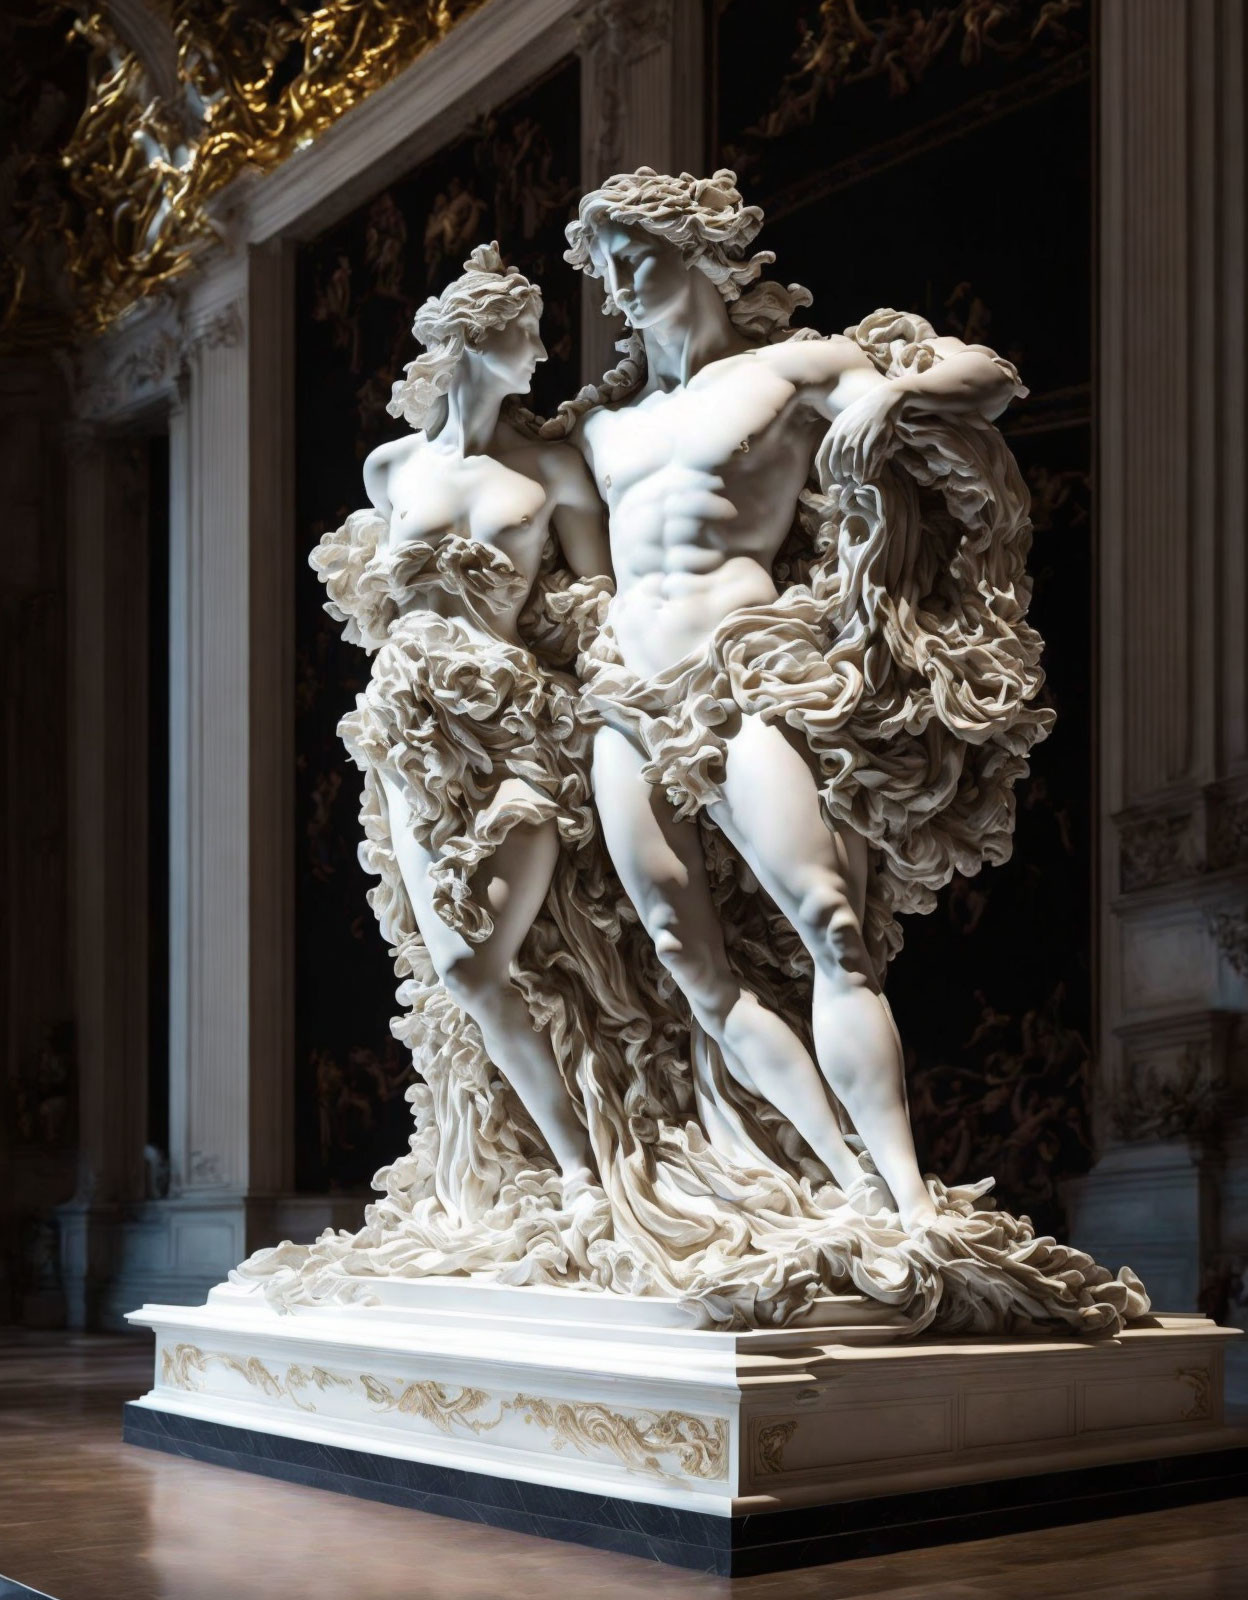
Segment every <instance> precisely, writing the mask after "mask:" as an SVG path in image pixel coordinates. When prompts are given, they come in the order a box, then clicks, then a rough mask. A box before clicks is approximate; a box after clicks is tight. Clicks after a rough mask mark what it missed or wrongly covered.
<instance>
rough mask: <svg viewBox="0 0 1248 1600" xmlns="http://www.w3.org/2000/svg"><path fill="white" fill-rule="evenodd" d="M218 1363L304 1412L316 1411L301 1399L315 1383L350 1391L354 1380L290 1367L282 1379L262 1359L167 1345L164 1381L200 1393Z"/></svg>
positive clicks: (322, 1387)
mask: <svg viewBox="0 0 1248 1600" xmlns="http://www.w3.org/2000/svg"><path fill="white" fill-rule="evenodd" d="M213 1362H216V1364H217V1365H218V1366H221V1367H224V1368H225V1369H226V1371H227V1372H233V1373H236V1374H237V1375H238V1377H240V1378H242V1380H243V1382H244V1383H246V1384H249V1385H250V1386H251V1387H252V1388H253V1389H259V1390H260V1392H261V1393H262V1394H266V1395H268V1396H269V1397H270V1398H271V1399H273V1400H281V1399H286V1400H289V1401H290V1402H291V1403H292V1405H295V1406H297V1407H298V1409H299V1410H300V1411H315V1410H316V1407H315V1406H314V1405H312V1404H311V1403H310V1402H309V1401H307V1400H304V1399H302V1398H301V1397H300V1394H299V1391H300V1390H302V1389H306V1388H307V1387H308V1386H309V1385H310V1384H315V1385H316V1387H317V1388H318V1389H320V1390H322V1391H323V1390H325V1389H328V1388H330V1387H331V1386H336V1387H338V1388H346V1389H349V1388H350V1387H351V1380H350V1378H344V1377H340V1376H339V1375H338V1374H337V1373H336V1372H330V1371H329V1370H328V1369H327V1368H325V1367H300V1366H289V1367H287V1368H286V1372H285V1376H284V1377H282V1378H279V1377H278V1376H277V1375H276V1373H274V1372H271V1371H270V1370H269V1368H268V1367H266V1366H265V1364H264V1362H263V1361H261V1359H260V1357H259V1356H236V1355H231V1354H230V1353H229V1351H226V1350H201V1349H200V1348H199V1346H198V1345H195V1344H175V1345H173V1346H166V1347H165V1349H164V1350H163V1351H162V1353H161V1358H160V1379H161V1382H162V1383H165V1384H168V1386H169V1387H170V1388H171V1389H186V1390H189V1391H190V1392H191V1393H199V1392H200V1390H201V1385H200V1384H199V1382H198V1381H197V1379H199V1378H201V1377H202V1376H203V1375H204V1374H205V1373H206V1372H207V1370H208V1367H209V1366H210V1365H211V1364H212V1363H213Z"/></svg>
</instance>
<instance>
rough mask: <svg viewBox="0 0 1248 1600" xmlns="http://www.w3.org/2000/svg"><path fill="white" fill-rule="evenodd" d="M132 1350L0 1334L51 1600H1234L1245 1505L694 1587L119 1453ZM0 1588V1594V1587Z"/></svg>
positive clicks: (5, 1417) (7, 1551)
mask: <svg viewBox="0 0 1248 1600" xmlns="http://www.w3.org/2000/svg"><path fill="white" fill-rule="evenodd" d="M150 1370H151V1369H150V1357H149V1354H148V1348H147V1343H146V1341H143V1342H137V1343H136V1342H135V1341H133V1340H129V1339H121V1338H117V1339H91V1338H74V1337H72V1336H66V1335H55V1336H43V1337H40V1338H36V1337H35V1336H33V1335H24V1336H16V1335H14V1336H10V1337H9V1338H8V1339H5V1337H4V1336H3V1335H2V1334H0V1575H3V1576H4V1577H7V1578H11V1579H16V1580H17V1581H18V1582H19V1583H24V1584H27V1585H29V1587H31V1588H32V1589H36V1590H40V1591H42V1592H43V1593H45V1594H48V1595H51V1596H53V1597H54V1600H261V1597H263V1600H487V1597H488V1600H624V1597H628V1600H635V1597H637V1596H638V1595H641V1594H648V1595H653V1596H656V1597H662V1600H669V1597H670V1600H683V1597H686V1596H689V1597H692V1596H698V1597H702V1600H713V1597H716V1596H719V1597H724V1600H727V1597H729V1596H730V1597H731V1600H764V1597H766V1600H779V1597H781V1596H784V1597H785V1600H814V1597H816V1596H818V1597H819V1600H853V1597H856V1596H864V1597H865V1596H875V1597H877V1600H1072V1597H1075V1596H1080V1597H1083V1596H1095V1597H1098V1600H1110V1597H1118V1596H1121V1597H1122V1600H1127V1597H1128V1596H1129V1597H1130V1600H1242V1597H1243V1596H1244V1595H1245V1594H1246V1593H1248V1576H1246V1574H1248V1503H1246V1502H1245V1501H1244V1500H1225V1501H1219V1502H1215V1503H1213V1504H1209V1505H1202V1506H1189V1507H1184V1508H1182V1509H1179V1510H1174V1511H1154V1512H1148V1513H1145V1514H1142V1515H1139V1516H1134V1517H1120V1518H1116V1519H1114V1520H1112V1521H1105V1522H1093V1523H1084V1524H1083V1525H1081V1526H1079V1527H1075V1528H1072V1529H1069V1530H1061V1529H1050V1530H1047V1531H1045V1532H1041V1533H1024V1534H1014V1535H1011V1536H1009V1537H1006V1538H1000V1539H981V1540H977V1541H975V1542H973V1543H966V1544H955V1545H947V1546H944V1547H942V1548H938V1549H931V1550H918V1551H910V1552H907V1553H905V1554H898V1555H890V1556H882V1557H876V1558H873V1559H871V1560H862V1561H848V1562H842V1563H841V1564H840V1565H838V1566H834V1567H819V1568H809V1569H807V1570H806V1571H803V1572H794V1573H778V1574H776V1575H774V1576H771V1577H766V1578H739V1579H737V1580H735V1581H732V1580H729V1579H724V1578H707V1577H702V1576H698V1575H695V1574H691V1573H686V1572H680V1571H676V1570H674V1569H672V1568H668V1567H656V1566H654V1565H652V1564H650V1563H648V1562H645V1561H640V1560H634V1559H632V1558H631V1557H624V1556H610V1555H602V1554H599V1553H598V1552H596V1551H592V1550H581V1549H577V1548H575V1547H574V1546H568V1545H557V1544H552V1543H550V1542H548V1541H547V1540H544V1539H534V1538H526V1537H524V1536H522V1535H518V1534H511V1533H504V1532H501V1531H499V1530H497V1529H494V1528H483V1527H479V1526H477V1525H474V1524H469V1523H465V1522H455V1521H452V1520H450V1519H447V1518H444V1517H430V1516H424V1515H421V1514H420V1513H417V1512H412V1511H406V1510H402V1509H399V1508H397V1507H394V1506H384V1505H375V1504H372V1503H370V1502H367V1501H359V1500H351V1499H348V1498H347V1497H345V1496H342V1495H335V1494H327V1493H324V1492H322V1491H319V1490H316V1489H301V1488H296V1487H294V1486H291V1485H287V1484H283V1483H276V1482H272V1481H270V1480H268V1479H265V1478H258V1477H253V1476H250V1475H247V1474H243V1473H237V1472H232V1471H229V1470H227V1469H225V1468H220V1467H209V1466H204V1465H201V1464H200V1463H198V1462H194V1461H180V1460H177V1459H175V1458H173V1457H169V1456H162V1455H156V1454H154V1453H152V1452H149V1451H146V1450H140V1449H135V1448H133V1447H131V1446H128V1445H125V1444H123V1443H122V1442H121V1438H120V1423H121V1405H122V1401H123V1400H126V1399H132V1398H133V1397H134V1396H136V1395H137V1394H140V1393H142V1392H143V1391H144V1390H145V1389H147V1388H148V1387H149V1382H150ZM0 1587H2V1586H0Z"/></svg>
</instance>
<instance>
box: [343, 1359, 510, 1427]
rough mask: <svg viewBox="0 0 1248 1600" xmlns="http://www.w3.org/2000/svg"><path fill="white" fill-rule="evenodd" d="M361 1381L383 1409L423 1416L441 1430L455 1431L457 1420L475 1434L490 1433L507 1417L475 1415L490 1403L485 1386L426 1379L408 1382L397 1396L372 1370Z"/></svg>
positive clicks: (364, 1373)
mask: <svg viewBox="0 0 1248 1600" xmlns="http://www.w3.org/2000/svg"><path fill="white" fill-rule="evenodd" d="M360 1382H361V1384H362V1385H363V1386H364V1393H365V1394H366V1395H367V1396H368V1398H369V1400H370V1401H371V1402H372V1404H373V1405H375V1406H377V1407H378V1408H379V1409H380V1410H382V1411H397V1412H399V1413H400V1414H402V1415H404V1416H409V1417H420V1418H422V1419H423V1420H424V1421H425V1422H430V1423H432V1424H433V1426H434V1427H435V1428H437V1429H438V1430H439V1431H440V1432H441V1433H450V1432H452V1430H453V1428H454V1426H455V1424H456V1423H462V1424H463V1425H464V1426H465V1427H466V1428H471V1430H472V1431H473V1433H488V1432H489V1430H490V1429H491V1428H497V1427H498V1425H499V1423H500V1422H501V1421H502V1420H503V1415H502V1412H501V1411H500V1412H499V1414H498V1416H496V1417H493V1418H489V1417H475V1416H473V1414H472V1413H473V1412H474V1411H480V1410H481V1409H482V1408H483V1407H484V1406H487V1405H488V1404H489V1403H490V1397H489V1395H488V1394H487V1393H486V1391H485V1390H484V1389H468V1388H465V1389H459V1390H454V1389H450V1388H448V1387H447V1385H446V1384H443V1383H435V1382H434V1381H433V1380H432V1379H426V1380H425V1381H424V1382H417V1383H409V1384H406V1385H405V1386H404V1387H403V1389H402V1391H401V1392H400V1393H399V1394H397V1395H396V1394H395V1392H394V1390H393V1389H392V1388H391V1387H390V1385H389V1384H388V1383H386V1382H384V1381H383V1380H382V1379H381V1378H376V1377H374V1376H373V1375H372V1374H371V1373H368V1372H363V1373H361V1374H360Z"/></svg>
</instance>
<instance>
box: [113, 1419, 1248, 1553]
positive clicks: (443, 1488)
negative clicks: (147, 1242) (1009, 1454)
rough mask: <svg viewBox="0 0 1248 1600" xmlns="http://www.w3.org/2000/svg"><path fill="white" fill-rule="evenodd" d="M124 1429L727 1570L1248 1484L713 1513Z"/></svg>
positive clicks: (159, 1425) (1118, 1509)
mask: <svg viewBox="0 0 1248 1600" xmlns="http://www.w3.org/2000/svg"><path fill="white" fill-rule="evenodd" d="M123 1432H124V1437H125V1439H126V1441H127V1443H129V1444H135V1445H142V1446H143V1447H145V1448H146V1449H149V1450H164V1451H167V1452H168V1453H169V1454H171V1455H180V1456H190V1457H193V1458H194V1459H195V1460H197V1461H207V1462H211V1463H213V1464H215V1465H217V1466H223V1467H235V1468H239V1469H241V1470H242V1471H245V1472H258V1473H261V1474H263V1475H264V1476H265V1477H270V1478H281V1479H284V1480H285V1481H286V1482H288V1483H301V1484H306V1485H308V1486H309V1487H311V1488H316V1489H333V1490H336V1491H337V1492H338V1493H340V1494H352V1495H357V1496H358V1497H360V1498H361V1499H366V1500H382V1501H386V1502H388V1503H389V1504H391V1505H400V1506H410V1507H411V1508H412V1509H413V1510H415V1511H429V1512H432V1513H434V1515H436V1516H443V1517H459V1518H461V1519H463V1520H465V1521H470V1522H484V1523H488V1524H490V1525H491V1526H492V1527H496V1528H510V1529H511V1530H512V1531H513V1532H516V1533H533V1534H538V1535H540V1536H541V1537H542V1538H546V1539H563V1540H566V1541H569V1542H571V1543H574V1544H583V1545H591V1546H593V1547H594V1548H595V1549H598V1550H615V1551H620V1552H623V1553H625V1554H628V1555H635V1556H646V1557H648V1558H649V1559H651V1560H653V1561H663V1562H668V1563H670V1564H671V1565H674V1566H680V1567H692V1568H694V1569H695V1570H697V1571H701V1572H710V1573H717V1574H719V1575H721V1576H725V1577H729V1576H731V1577H737V1576H745V1575H747V1574H749V1573H760V1572H777V1571H782V1570H784V1569H786V1568H791V1567H805V1566H815V1565H819V1564H821V1563H823V1562H830V1561H839V1560H845V1559H848V1558H851V1557H855V1556H869V1555H880V1554H883V1553H885V1552H886V1551H889V1550H897V1549H905V1548H912V1547H914V1546H916V1545H924V1544H943V1543H947V1542H949V1541H951V1540H956V1539H971V1538H987V1537H989V1536H990V1535H993V1534H1001V1533H1015V1532H1019V1531H1022V1530H1024V1529H1031V1528H1039V1527H1046V1526H1053V1525H1055V1524H1062V1523H1074V1522H1083V1521H1088V1520H1091V1519H1093V1518H1096V1517H1106V1516H1121V1515H1123V1514H1124V1513H1127V1512H1131V1511H1153V1510H1157V1509H1159V1508H1161V1507H1163V1506H1172V1505H1182V1504H1190V1503H1192V1502H1194V1501H1198V1500H1217V1499H1224V1498H1227V1497H1229V1496H1231V1495H1237V1494H1245V1493H1248V1449H1242V1448H1241V1449H1234V1450H1218V1451H1211V1452H1208V1453H1206V1454H1202V1455H1183V1456H1172V1457H1167V1458H1166V1459H1164V1460H1156V1461H1137V1462H1130V1463H1126V1464H1123V1465H1120V1466H1113V1467H1095V1468H1087V1469H1081V1470H1079V1471H1077V1472H1055V1473H1043V1474H1040V1475H1038V1476H1035V1477H1027V1478H1012V1479H1002V1480H998V1481H995V1482H991V1483H981V1484H971V1485H967V1484H959V1485H957V1486H956V1487H951V1488H948V1489H929V1490H924V1491H922V1492H920V1493H916V1494H904V1495H884V1496H880V1497H879V1498H876V1499H872V1500H852V1501H840V1502H838V1503H836V1504H835V1505H827V1506H806V1507H803V1508H801V1509H799V1510H791V1511H773V1512H768V1513H766V1514H759V1515H754V1516H743V1517H715V1516H710V1515H708V1514H706V1513H704V1512H699V1511H678V1510H674V1509H671V1508H668V1507H664V1506H654V1505H647V1504H644V1503H642V1502H640V1501H633V1500H622V1499H616V1498H615V1497H613V1496H608V1495H596V1494H584V1493H581V1492H579V1491H577V1490H573V1489H557V1488H551V1487H547V1486H544V1485H542V1484H534V1483H523V1482H521V1481H519V1480H517V1479H512V1478H496V1477H492V1476H489V1475H487V1474H485V1473H479V1472H466V1471H464V1470H462V1469H460V1468H457V1467H440V1466H433V1465H430V1464H428V1463H425V1462H419V1461H405V1460H400V1459H399V1458H397V1457H395V1456H386V1455H372V1454H370V1453H369V1452H367V1451H364V1450H350V1449H346V1448H341V1447H339V1446H337V1445H325V1444H314V1443H312V1442H311V1441H309V1440H306V1439H290V1438H286V1437H285V1436H283V1435H282V1434H276V1433H260V1432H252V1431H251V1430H249V1429H246V1428H233V1427H226V1426H224V1425H222V1424H220V1423H215V1422H203V1421H200V1420H199V1419H198V1418H194V1417H184V1416H181V1415H178V1414H176V1413H174V1412H169V1411H154V1410H151V1409H149V1408H148V1407H146V1406H137V1405H128V1406H126V1408H125V1420H124V1427H123Z"/></svg>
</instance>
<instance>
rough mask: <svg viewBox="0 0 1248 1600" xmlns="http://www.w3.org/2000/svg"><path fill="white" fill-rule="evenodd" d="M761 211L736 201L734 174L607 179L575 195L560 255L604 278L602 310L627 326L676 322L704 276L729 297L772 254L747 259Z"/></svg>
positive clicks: (644, 171) (647, 173) (640, 174)
mask: <svg viewBox="0 0 1248 1600" xmlns="http://www.w3.org/2000/svg"><path fill="white" fill-rule="evenodd" d="M762 221H763V213H762V212H761V210H760V209H759V208H758V207H757V206H747V205H745V204H744V203H743V202H742V199H741V196H740V194H739V193H738V191H737V187H736V174H735V173H734V172H730V171H728V170H727V169H726V168H721V169H720V170H719V171H718V172H716V173H715V174H714V175H713V176H712V177H710V178H695V177H693V176H692V175H691V174H690V173H688V172H682V173H681V174H680V176H679V177H676V178H673V177H668V176H665V175H664V174H662V173H657V172H655V171H654V169H653V168H652V167H639V168H638V169H637V171H636V172H621V173H617V174H616V175H615V177H613V178H608V179H607V181H606V182H605V183H604V184H603V185H602V186H601V188H598V189H594V190H592V191H591V192H590V193H589V194H587V195H586V196H585V198H584V199H583V200H582V201H581V204H580V207H579V210H578V213H577V219H576V221H575V222H570V223H569V224H568V229H567V234H568V243H569V245H570V246H571V248H570V249H569V250H568V251H567V252H566V253H565V256H564V259H565V260H566V261H569V262H571V264H572V265H573V266H574V267H577V268H579V270H580V271H582V272H586V273H588V274H589V275H590V277H593V278H601V279H602V281H603V285H604V288H605V290H606V297H607V309H608V310H609V311H618V312H620V313H622V315H623V316H624V317H626V318H627V320H628V322H629V324H630V325H631V326H632V327H634V328H649V327H654V326H655V325H656V324H660V323H666V322H671V321H672V320H674V319H679V318H680V317H681V316H682V314H684V313H685V312H686V311H687V310H688V309H691V307H692V303H693V302H694V301H695V299H696V298H698V297H700V296H701V295H702V294H704V293H705V285H704V284H703V283H701V282H699V281H698V279H697V278H695V277H694V276H693V275H694V273H695V272H696V273H697V274H698V275H699V277H701V278H704V279H709V281H710V282H711V283H713V284H714V285H715V287H716V289H717V290H718V291H719V293H720V295H721V296H722V297H723V299H724V300H725V301H726V302H731V301H733V300H736V299H737V298H738V296H739V295H740V294H741V292H742V290H743V289H746V288H748V286H749V285H750V284H752V283H754V282H755V280H756V279H757V278H758V276H759V274H760V273H761V272H762V269H763V267H764V265H766V264H767V263H768V262H770V261H771V260H773V259H774V258H773V256H772V255H771V253H770V252H769V251H763V252H760V253H759V254H758V255H755V256H747V255H746V251H747V250H748V248H749V246H750V244H751V243H752V242H753V240H754V238H755V237H756V235H757V234H758V230H759V228H760V227H761V226H762Z"/></svg>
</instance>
